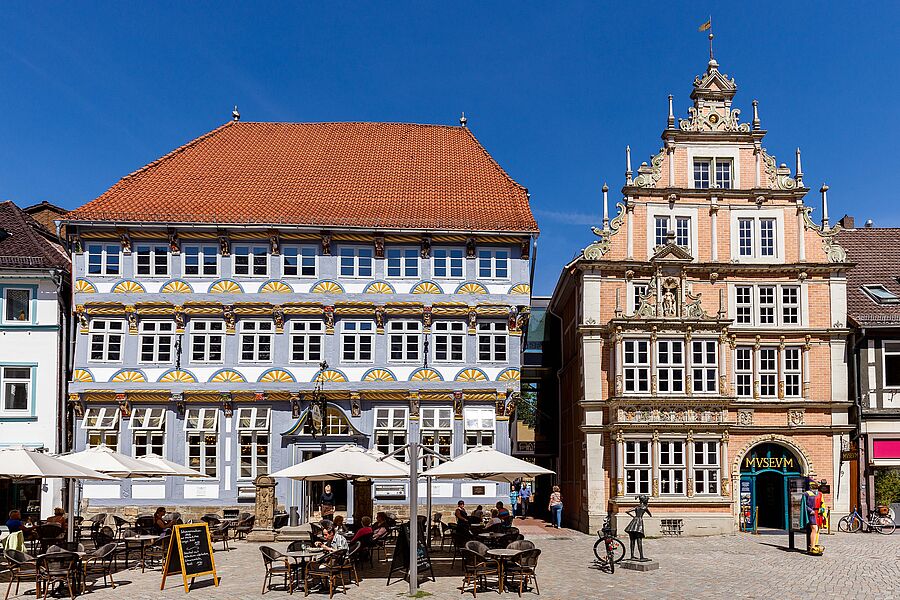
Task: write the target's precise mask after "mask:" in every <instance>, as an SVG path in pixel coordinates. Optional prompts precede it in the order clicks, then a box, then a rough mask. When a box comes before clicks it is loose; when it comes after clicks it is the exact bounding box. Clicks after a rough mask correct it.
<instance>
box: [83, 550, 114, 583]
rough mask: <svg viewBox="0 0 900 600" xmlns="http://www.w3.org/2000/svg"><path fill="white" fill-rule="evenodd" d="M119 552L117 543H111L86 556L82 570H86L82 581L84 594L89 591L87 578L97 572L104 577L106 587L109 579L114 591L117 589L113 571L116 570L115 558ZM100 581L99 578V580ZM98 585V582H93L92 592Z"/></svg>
mask: <svg viewBox="0 0 900 600" xmlns="http://www.w3.org/2000/svg"><path fill="white" fill-rule="evenodd" d="M117 551H118V546H117V545H116V543H115V542H110V543H109V544H106V545H105V546H101V547H100V548H97V549H96V550H94V551H93V552H92V553H91V554H89V555H88V556H86V557H85V558H84V560H83V561H82V568H83V569H84V578H83V579H82V580H81V592H82V593H84V592H85V591H87V576H88V573H90V572H92V571H93V572H95V573H99V574H101V575H103V585H104V586H106V585H107V584H106V578H107V577H109V584H110V585H111V586H112V588H113V589H115V587H116V582H115V581H113V571H114V570H115V557H116V552H117ZM98 579H99V578H98ZM96 585H97V580H96V579H95V580H94V581H92V582H91V591H92V592H93V591H94V587H95V586H96Z"/></svg>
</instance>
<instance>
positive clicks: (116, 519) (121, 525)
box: [113, 515, 134, 539]
mask: <svg viewBox="0 0 900 600" xmlns="http://www.w3.org/2000/svg"><path fill="white" fill-rule="evenodd" d="M113 523H114V524H115V526H116V537H117V538H119V539H121V538H123V537H125V534H126V533H128V532H129V531H131V530H132V529H133V527H134V525H133V524H132V523H131V521H129V520H128V519H125V518H123V517H120V516H119V515H113Z"/></svg>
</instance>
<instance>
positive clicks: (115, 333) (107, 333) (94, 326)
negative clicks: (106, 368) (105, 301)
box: [87, 319, 126, 363]
mask: <svg viewBox="0 0 900 600" xmlns="http://www.w3.org/2000/svg"><path fill="white" fill-rule="evenodd" d="M113 323H115V324H117V325H118V327H119V328H118V329H116V330H112V329H109V327H108V326H109V325H111V324H113ZM101 324H103V327H101V326H100V325H101ZM125 334H126V327H125V321H123V320H121V319H91V322H90V324H89V325H88V348H87V352H88V356H87V359H88V362H92V363H121V362H122V360H123V358H124V354H125ZM113 337H118V338H119V341H118V343H119V350H118V354H117V355H115V356H112V355H111V350H110V342H111V341H112V338H113ZM97 338H99V339H100V340H101V342H100V343H101V344H102V346H103V351H102V354H103V358H93V350H92V347H93V345H94V340H95V339H97Z"/></svg>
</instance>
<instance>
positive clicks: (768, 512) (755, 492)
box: [741, 443, 804, 529]
mask: <svg viewBox="0 0 900 600" xmlns="http://www.w3.org/2000/svg"><path fill="white" fill-rule="evenodd" d="M801 475H804V473H803V465H802V463H801V462H800V460H799V459H798V458H797V456H796V455H795V454H794V453H793V452H791V451H790V450H789V449H787V448H785V447H784V446H781V445H779V444H771V443H766V444H759V445H757V446H754V447H753V448H751V449H750V450H749V451H748V452H747V454H746V455H745V456H744V459H743V460H742V461H741V505H742V506H741V518H744V515H745V514H746V508H745V507H749V509H750V512H749V515H750V518H751V519H752V518H755V519H756V524H757V525H758V526H759V527H771V528H774V529H787V528H788V479H789V478H791V477H799V476H801ZM748 496H749V497H748Z"/></svg>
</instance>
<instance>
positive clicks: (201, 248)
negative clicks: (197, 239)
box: [181, 242, 222, 279]
mask: <svg viewBox="0 0 900 600" xmlns="http://www.w3.org/2000/svg"><path fill="white" fill-rule="evenodd" d="M195 248H196V249H197V272H196V273H188V257H189V255H190V254H191V251H192V250H193V249H195ZM209 249H212V250H213V252H215V257H216V270H215V273H206V272H205V271H206V267H207V266H208V265H206V257H207V256H211V254H210V253H207V252H206V251H207V250H209ZM221 270H222V255H221V254H219V246H218V245H216V244H215V243H213V242H206V243H202V244H184V245H183V246H182V248H181V273H182V275H184V277H189V278H192V279H204V278H206V279H209V278H215V277H218V276H219V273H220V272H221Z"/></svg>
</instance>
